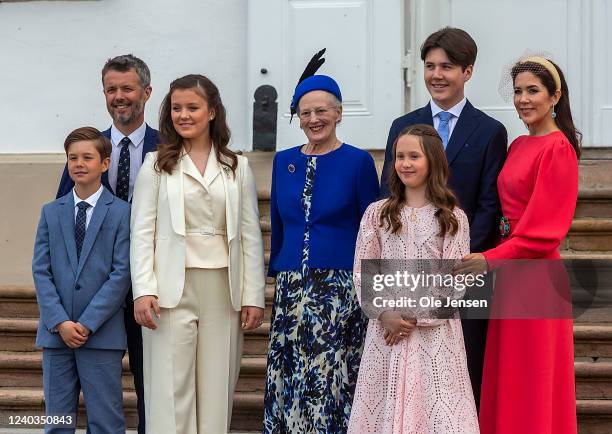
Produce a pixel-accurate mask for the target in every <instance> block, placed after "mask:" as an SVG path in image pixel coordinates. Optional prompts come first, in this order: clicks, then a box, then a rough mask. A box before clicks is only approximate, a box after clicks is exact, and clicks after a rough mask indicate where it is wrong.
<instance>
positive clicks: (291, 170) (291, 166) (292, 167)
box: [287, 163, 295, 173]
mask: <svg viewBox="0 0 612 434" xmlns="http://www.w3.org/2000/svg"><path fill="white" fill-rule="evenodd" d="M287 170H288V171H289V173H293V172H295V166H294V165H293V163H289V165H288V166H287Z"/></svg>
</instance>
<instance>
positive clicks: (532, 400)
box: [480, 131, 578, 434]
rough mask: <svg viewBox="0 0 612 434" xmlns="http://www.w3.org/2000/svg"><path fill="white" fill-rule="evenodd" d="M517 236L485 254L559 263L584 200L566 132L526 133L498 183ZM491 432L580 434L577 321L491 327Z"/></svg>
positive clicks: (487, 390) (486, 389)
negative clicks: (563, 244) (561, 247)
mask: <svg viewBox="0 0 612 434" xmlns="http://www.w3.org/2000/svg"><path fill="white" fill-rule="evenodd" d="M497 187H498V190H499V197H500V201H501V206H502V211H503V214H504V216H506V217H508V219H509V220H510V236H509V237H508V238H507V239H506V240H505V241H504V242H502V243H501V244H500V245H499V246H497V247H496V248H494V249H491V250H488V251H486V252H484V256H485V257H486V258H487V260H488V261H495V260H499V259H533V258H545V259H557V258H560V255H559V251H558V249H559V244H560V242H561V241H562V240H563V239H564V237H565V236H566V234H567V232H568V230H569V227H570V224H571V222H572V218H573V215H574V210H575V207H576V200H577V197H578V161H577V158H576V153H575V152H574V149H573V148H572V146H571V144H570V143H569V141H568V140H567V138H566V137H565V135H564V134H563V133H562V132H560V131H556V132H553V133H550V134H547V135H545V136H538V137H534V136H521V137H519V138H517V139H516V140H515V141H514V142H513V143H512V145H511V146H510V149H509V152H508V158H507V160H506V163H505V165H504V167H503V169H502V171H501V172H500V175H499V178H498V180H497ZM480 429H481V432H482V433H484V434H493V433H495V434H500V433H508V434H516V433H521V434H530V433H533V434H547V433H554V434H567V433H576V431H577V423H576V392H575V385H574V342H573V324H572V320H571V319H535V320H533V319H528V320H526V319H524V320H520V319H508V320H495V319H492V320H491V321H490V322H489V329H488V334H487V345H486V350H485V362H484V371H483V380H482V397H481V400H480Z"/></svg>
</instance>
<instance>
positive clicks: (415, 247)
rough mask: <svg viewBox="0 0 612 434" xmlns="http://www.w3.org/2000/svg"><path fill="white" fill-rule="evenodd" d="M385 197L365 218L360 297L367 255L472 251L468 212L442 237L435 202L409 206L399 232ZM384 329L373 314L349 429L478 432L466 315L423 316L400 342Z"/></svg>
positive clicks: (381, 433) (388, 433)
mask: <svg viewBox="0 0 612 434" xmlns="http://www.w3.org/2000/svg"><path fill="white" fill-rule="evenodd" d="M383 203H384V200H383V201H378V202H375V203H373V204H371V205H370V206H369V207H368V209H367V210H366V212H365V214H364V216H363V218H362V220H361V226H360V229H359V235H358V238H357V246H356V251H355V265H354V275H353V278H354V281H355V289H356V290H357V294H358V296H359V297H361V260H362V259H455V258H461V257H463V256H464V255H466V254H468V253H469V245H470V239H469V227H468V222H467V218H466V216H465V214H464V213H463V211H461V210H459V209H456V210H455V215H456V216H457V219H458V220H459V224H460V228H459V231H458V232H457V234H456V235H455V236H450V235H447V236H445V237H440V236H438V235H437V234H438V233H439V231H440V227H439V224H438V221H437V219H436V217H435V215H434V213H435V212H436V208H435V207H434V206H433V205H432V204H428V205H426V206H424V207H422V208H417V209H413V208H404V209H403V210H402V213H401V220H402V229H401V232H400V233H399V234H395V235H394V234H391V233H390V232H387V231H385V230H384V229H383V228H381V227H379V220H380V217H379V216H380V209H381V207H382V205H383ZM413 211H414V214H415V215H416V219H415V218H414V217H413V216H412V215H413ZM411 217H412V218H411ZM383 335H384V329H383V327H382V325H381V323H380V322H379V321H377V320H370V322H369V325H368V330H367V335H366V341H365V348H364V351H363V357H362V359H361V365H360V367H359V377H358V379H357V389H356V391H355V398H354V401H353V409H352V412H351V418H350V422H349V429H348V432H349V433H354V434H365V433H372V434H374V433H376V434H421V433H423V434H431V433H440V434H446V433H462V434H466V433H478V432H479V429H478V416H477V414H476V406H475V404H474V396H473V393H472V387H471V383H470V377H469V374H468V370H467V362H466V356H465V348H464V343H463V334H462V330H461V320H460V319H458V318H457V319H450V320H438V319H424V320H420V319H419V320H417V327H416V328H415V329H414V330H413V331H412V333H411V334H410V336H409V337H408V338H405V339H403V340H402V341H401V342H400V343H399V344H397V345H393V346H388V345H386V344H385V340H384V337H383Z"/></svg>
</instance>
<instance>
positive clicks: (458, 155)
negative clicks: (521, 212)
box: [380, 101, 508, 252]
mask: <svg viewBox="0 0 612 434" xmlns="http://www.w3.org/2000/svg"><path fill="white" fill-rule="evenodd" d="M415 124H427V125H432V126H433V119H432V116H431V107H430V105H429V104H427V105H426V106H425V107H423V108H420V109H418V110H415V111H413V112H410V113H408V114H406V115H404V116H401V117H399V118H397V119H396V120H394V121H393V124H392V125H391V129H390V130H389V139H388V140H387V149H386V151H385V165H384V168H383V173H382V179H381V183H380V195H381V197H382V198H384V197H388V196H389V188H388V184H387V176H388V173H389V170H393V155H392V152H393V143H394V142H395V140H396V139H397V136H398V135H399V134H400V133H401V132H402V130H403V129H404V128H406V127H408V126H411V125H415ZM507 145H508V134H507V133H506V129H505V128H504V126H503V125H502V124H501V123H500V122H499V121H497V120H495V119H493V118H492V117H490V116H488V115H486V114H485V113H483V112H481V111H480V110H478V109H476V108H474V106H473V105H472V104H470V102H469V101H467V102H466V104H465V107H464V108H463V111H462V112H461V115H460V116H459V119H458V120H457V123H456V125H455V128H454V129H453V133H452V135H451V137H450V140H449V141H448V146H447V147H446V158H447V160H448V165H449V168H450V178H449V186H450V187H451V189H452V190H453V192H454V193H455V194H456V195H457V197H458V199H459V204H460V207H461V209H463V211H465V213H466V215H467V217H468V220H469V222H470V239H471V241H470V251H472V252H482V251H484V250H487V249H490V248H492V247H494V246H495V243H496V242H497V238H498V236H497V234H498V223H499V217H500V216H501V211H500V205H499V197H498V195H497V175H498V174H499V171H500V170H501V168H502V166H503V164H504V161H505V160H506V150H507Z"/></svg>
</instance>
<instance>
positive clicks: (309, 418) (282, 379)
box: [263, 266, 367, 434]
mask: <svg viewBox="0 0 612 434" xmlns="http://www.w3.org/2000/svg"><path fill="white" fill-rule="evenodd" d="M366 326H367V321H366V319H365V316H364V315H363V314H362V312H361V309H360V307H359V303H358V301H357V296H356V294H355V290H354V288H353V274H352V272H350V271H347V270H333V269H308V267H307V266H306V267H303V268H302V270H299V271H284V272H280V273H278V275H277V277H276V292H275V299H274V307H273V311H272V324H271V327H270V346H269V349H268V371H267V377H266V392H265V404H264V405H265V409H264V429H263V432H264V433H270V434H272V433H274V434H280V433H291V434H293V433H326V434H331V433H345V432H346V430H347V427H348V421H349V417H350V414H351V403H352V401H353V394H354V392H355V384H356V382H357V373H358V369H359V362H360V360H361V352H362V349H363V342H364V335H365V330H366Z"/></svg>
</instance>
